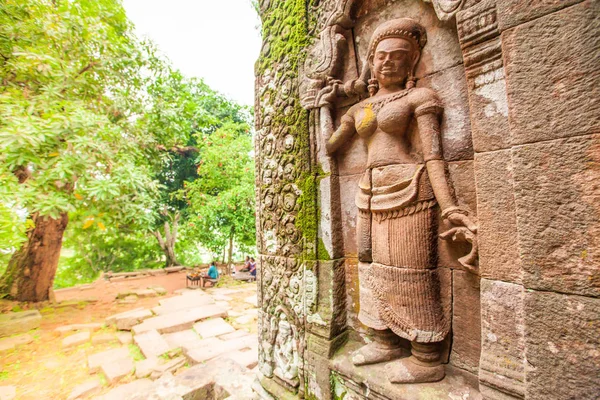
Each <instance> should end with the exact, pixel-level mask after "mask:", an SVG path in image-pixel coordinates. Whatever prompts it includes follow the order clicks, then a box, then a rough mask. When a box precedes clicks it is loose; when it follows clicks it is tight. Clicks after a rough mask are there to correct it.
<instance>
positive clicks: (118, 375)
mask: <svg viewBox="0 0 600 400" xmlns="http://www.w3.org/2000/svg"><path fill="white" fill-rule="evenodd" d="M133 368H134V365H133V359H132V358H131V357H129V358H123V359H121V360H118V361H115V362H105V363H103V364H102V365H100V369H101V370H102V373H103V374H104V376H105V377H106V380H107V381H108V382H109V383H111V384H112V383H116V382H118V381H120V380H121V379H122V378H124V377H126V376H127V375H129V374H131V373H132V372H133Z"/></svg>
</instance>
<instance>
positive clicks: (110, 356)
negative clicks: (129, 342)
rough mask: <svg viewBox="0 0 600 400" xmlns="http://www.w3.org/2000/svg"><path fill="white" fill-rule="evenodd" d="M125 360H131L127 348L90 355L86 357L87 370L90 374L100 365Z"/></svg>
mask: <svg viewBox="0 0 600 400" xmlns="http://www.w3.org/2000/svg"><path fill="white" fill-rule="evenodd" d="M126 358H131V356H130V355H129V349H128V348H127V347H119V348H116V349H110V350H106V351H102V352H100V353H96V354H92V355H91V356H89V357H88V368H89V370H90V372H95V371H97V370H98V368H100V365H102V364H104V363H107V362H118V361H119V360H123V359H126Z"/></svg>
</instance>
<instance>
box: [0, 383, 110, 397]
mask: <svg viewBox="0 0 600 400" xmlns="http://www.w3.org/2000/svg"><path fill="white" fill-rule="evenodd" d="M101 390H102V384H101V383H100V381H99V380H98V379H97V378H94V379H90V380H87V381H85V382H83V383H81V384H79V385H77V386H75V388H73V391H71V394H70V395H69V397H67V400H75V399H79V398H87V397H89V396H91V395H93V394H96V393H98V392H99V391H101ZM0 399H2V397H0Z"/></svg>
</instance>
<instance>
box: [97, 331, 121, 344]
mask: <svg viewBox="0 0 600 400" xmlns="http://www.w3.org/2000/svg"><path fill="white" fill-rule="evenodd" d="M115 340H117V338H116V336H115V335H114V333H99V334H97V335H94V336H92V344H102V343H110V342H113V341H115Z"/></svg>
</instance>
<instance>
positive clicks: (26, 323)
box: [0, 310, 42, 337]
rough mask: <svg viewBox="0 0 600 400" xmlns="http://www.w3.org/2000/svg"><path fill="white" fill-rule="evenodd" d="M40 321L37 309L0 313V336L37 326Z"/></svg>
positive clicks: (40, 317)
mask: <svg viewBox="0 0 600 400" xmlns="http://www.w3.org/2000/svg"><path fill="white" fill-rule="evenodd" d="M41 321H42V315H41V314H40V312H39V311H38V310H30V311H22V312H11V313H7V314H0V337H4V336H11V335H14V334H17V333H24V332H27V331H29V330H31V329H35V328H38V327H39V326H40V322H41Z"/></svg>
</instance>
